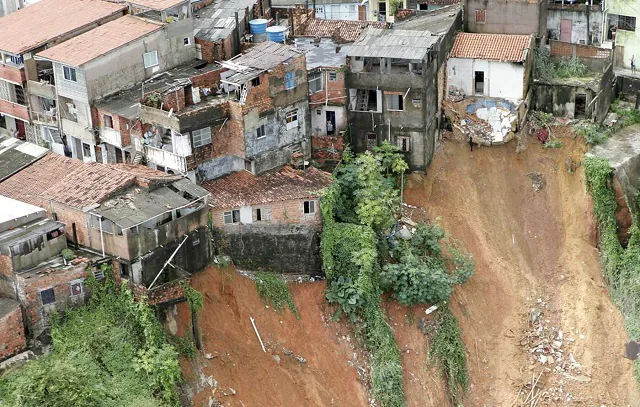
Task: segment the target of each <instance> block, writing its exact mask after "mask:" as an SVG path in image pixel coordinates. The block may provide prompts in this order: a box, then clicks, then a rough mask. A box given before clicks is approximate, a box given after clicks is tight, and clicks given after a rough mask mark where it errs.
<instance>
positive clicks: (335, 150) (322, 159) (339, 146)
mask: <svg viewBox="0 0 640 407" xmlns="http://www.w3.org/2000/svg"><path fill="white" fill-rule="evenodd" d="M344 146H345V141H344V138H342V137H339V136H319V135H312V136H311V151H312V156H313V159H314V160H315V161H317V162H318V164H319V165H320V166H322V167H323V168H324V167H333V166H335V165H336V164H337V163H338V161H340V159H341V158H342V152H343V151H344Z"/></svg>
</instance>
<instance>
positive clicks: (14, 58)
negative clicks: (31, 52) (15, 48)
mask: <svg viewBox="0 0 640 407" xmlns="http://www.w3.org/2000/svg"><path fill="white" fill-rule="evenodd" d="M9 60H10V61H11V63H12V64H14V65H23V64H24V58H23V57H22V55H9Z"/></svg>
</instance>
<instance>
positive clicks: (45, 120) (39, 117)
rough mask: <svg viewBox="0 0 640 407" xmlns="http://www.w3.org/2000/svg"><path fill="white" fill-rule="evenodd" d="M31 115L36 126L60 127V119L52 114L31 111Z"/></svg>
mask: <svg viewBox="0 0 640 407" xmlns="http://www.w3.org/2000/svg"><path fill="white" fill-rule="evenodd" d="M29 114H30V115H31V121H32V122H34V123H35V124H43V125H45V126H57V125H58V118H57V117H56V115H55V114H54V113H52V112H36V111H34V110H29Z"/></svg>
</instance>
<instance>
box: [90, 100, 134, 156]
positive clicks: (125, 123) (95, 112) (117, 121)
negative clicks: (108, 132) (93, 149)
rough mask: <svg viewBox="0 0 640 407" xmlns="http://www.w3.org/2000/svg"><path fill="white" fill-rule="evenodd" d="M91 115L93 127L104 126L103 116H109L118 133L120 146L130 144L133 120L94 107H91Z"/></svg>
mask: <svg viewBox="0 0 640 407" xmlns="http://www.w3.org/2000/svg"><path fill="white" fill-rule="evenodd" d="M91 115H92V117H93V123H94V125H95V127H106V126H105V120H104V116H105V115H108V116H111V121H112V125H113V129H114V130H115V131H117V132H119V133H120V137H121V143H122V146H123V147H126V146H128V145H130V144H131V128H132V127H133V126H134V122H133V121H130V120H127V119H125V118H124V117H121V116H118V115H115V114H113V113H111V112H107V111H105V110H102V109H98V108H96V107H92V108H91ZM96 155H97V154H96Z"/></svg>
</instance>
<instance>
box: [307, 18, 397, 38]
mask: <svg viewBox="0 0 640 407" xmlns="http://www.w3.org/2000/svg"><path fill="white" fill-rule="evenodd" d="M388 26H389V25H388V23H386V22H384V21H346V20H320V19H314V20H311V21H310V22H309V24H308V25H307V27H306V28H305V30H304V33H303V35H304V36H305V37H322V38H331V37H333V36H334V34H336V33H337V34H338V36H339V38H340V39H342V40H344V41H346V42H353V41H355V40H357V39H358V37H359V36H360V34H361V33H362V31H363V30H364V29H365V28H367V27H373V28H387V27H388Z"/></svg>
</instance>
